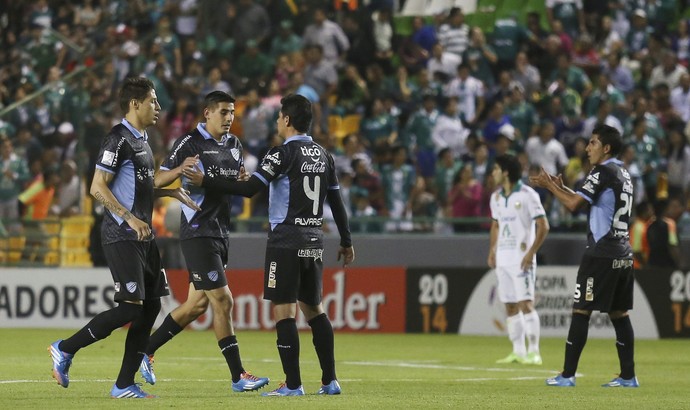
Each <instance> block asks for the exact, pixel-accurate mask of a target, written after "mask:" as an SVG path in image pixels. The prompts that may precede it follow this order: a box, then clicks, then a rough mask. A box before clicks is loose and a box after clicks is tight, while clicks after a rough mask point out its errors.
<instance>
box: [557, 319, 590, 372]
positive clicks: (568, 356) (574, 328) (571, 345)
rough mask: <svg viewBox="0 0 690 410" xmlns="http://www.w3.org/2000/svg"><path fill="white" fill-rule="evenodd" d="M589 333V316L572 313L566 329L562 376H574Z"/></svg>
mask: <svg viewBox="0 0 690 410" xmlns="http://www.w3.org/2000/svg"><path fill="white" fill-rule="evenodd" d="M588 333H589V316H588V315H583V314H580V313H573V317H572V320H571V322H570V330H569V331H568V339H567V340H566V342H565V363H564V364H563V373H562V376H563V377H572V376H575V372H576V371H577V364H578V362H579V361H580V355H581V354H582V350H583V349H584V348H585V343H587V334H588Z"/></svg>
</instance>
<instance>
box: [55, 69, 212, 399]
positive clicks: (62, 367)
mask: <svg viewBox="0 0 690 410" xmlns="http://www.w3.org/2000/svg"><path fill="white" fill-rule="evenodd" d="M119 103H120V108H121V109H122V112H124V113H125V118H124V119H122V121H121V122H120V123H119V124H117V125H116V126H114V127H113V128H112V129H111V130H110V132H109V133H108V135H107V136H106V137H105V139H104V140H103V142H102V144H101V150H100V152H99V154H98V163H97V164H96V170H95V174H94V177H93V182H92V184H91V195H92V196H93V197H94V198H95V199H97V200H98V201H100V202H101V203H102V204H103V206H105V208H106V210H107V211H106V213H105V217H104V219H103V222H102V224H101V237H102V243H103V251H104V254H105V257H106V260H107V262H108V266H109V267H110V272H111V274H112V276H113V281H114V282H115V301H116V302H118V305H117V306H116V307H114V308H112V309H110V310H107V311H105V312H102V313H100V314H98V315H97V316H96V317H94V318H93V319H92V320H91V321H90V322H89V323H88V324H87V325H86V326H84V327H83V328H82V329H81V330H79V331H77V332H76V333H75V334H74V335H72V336H71V337H69V338H68V339H65V340H58V341H56V342H54V343H52V344H51V345H50V347H49V348H48V350H49V351H50V353H51V356H52V359H53V377H54V378H55V379H56V380H57V382H58V384H59V385H61V386H63V387H67V386H68V385H69V374H68V372H69V368H70V366H71V364H72V358H73V356H74V354H75V353H77V351H79V349H81V348H83V347H86V346H88V345H90V344H92V343H94V342H96V341H98V340H101V339H104V338H106V337H108V336H109V335H110V333H111V332H112V331H113V330H115V329H117V328H119V327H121V326H123V325H125V324H127V323H129V322H132V323H131V326H130V327H129V330H128V332H127V339H126V342H125V352H124V357H123V359H122V366H121V367H120V374H119V375H118V377H117V380H116V382H115V385H114V386H113V387H112V389H111V391H110V395H111V396H112V397H113V398H150V397H154V396H151V395H149V394H147V393H145V392H143V391H142V390H141V389H140V388H139V386H138V385H136V384H135V383H134V375H135V374H136V371H137V368H138V367H139V363H141V360H142V355H143V354H142V352H143V351H144V348H145V347H146V343H147V341H148V338H149V334H150V332H151V328H152V326H153V323H154V321H155V319H156V316H158V312H159V311H160V308H161V302H160V298H161V296H166V295H168V294H169V290H168V282H167V279H166V277H165V271H164V270H163V267H162V266H161V260H160V254H159V252H158V248H157V246H156V242H155V241H154V240H153V235H152V231H151V216H152V213H153V201H154V198H155V197H157V196H165V195H169V196H173V197H176V198H177V199H179V200H180V201H181V202H183V203H184V204H186V205H187V206H190V207H193V208H197V209H198V207H197V205H196V204H195V203H194V202H193V201H192V200H191V199H190V197H189V196H187V195H186V192H185V191H184V190H183V189H181V188H180V189H177V190H158V189H155V188H154V160H153V154H152V152H151V148H150V147H149V145H148V141H147V140H148V136H147V134H146V128H148V127H149V126H151V125H154V124H155V123H156V121H157V120H158V113H159V112H160V105H159V104H158V99H157V97H156V91H155V89H154V87H153V83H151V81H150V80H147V79H145V78H128V79H126V80H125V82H124V84H123V85H122V88H121V89H120V94H119Z"/></svg>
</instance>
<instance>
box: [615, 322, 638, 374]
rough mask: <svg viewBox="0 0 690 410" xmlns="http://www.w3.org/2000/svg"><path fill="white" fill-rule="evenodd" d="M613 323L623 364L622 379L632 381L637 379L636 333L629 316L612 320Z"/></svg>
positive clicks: (619, 357)
mask: <svg viewBox="0 0 690 410" xmlns="http://www.w3.org/2000/svg"><path fill="white" fill-rule="evenodd" d="M611 323H612V324H613V328H614V329H615V330H616V349H617V350H618V360H619V361H620V363H621V374H620V377H621V379H626V380H629V379H632V378H633V377H635V360H634V357H635V332H634V331H633V328H632V323H630V317H629V316H627V315H626V316H623V317H621V318H618V319H612V320H611Z"/></svg>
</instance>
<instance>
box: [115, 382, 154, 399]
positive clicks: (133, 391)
mask: <svg viewBox="0 0 690 410" xmlns="http://www.w3.org/2000/svg"><path fill="white" fill-rule="evenodd" d="M139 386H140V385H139V384H133V385H131V386H127V387H125V388H124V389H120V388H118V387H117V385H116V384H113V388H112V389H110V397H112V398H113V399H153V398H155V397H156V396H154V395H153V394H148V393H146V392H145V391H143V390H141V387H139Z"/></svg>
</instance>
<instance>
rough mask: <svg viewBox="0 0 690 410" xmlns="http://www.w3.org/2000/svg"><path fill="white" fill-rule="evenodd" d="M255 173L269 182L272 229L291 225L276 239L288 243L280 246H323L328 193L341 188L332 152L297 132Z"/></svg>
mask: <svg viewBox="0 0 690 410" xmlns="http://www.w3.org/2000/svg"><path fill="white" fill-rule="evenodd" d="M254 175H256V176H257V177H258V178H259V179H260V180H261V181H263V182H264V183H265V184H266V185H269V210H268V219H269V222H270V223H271V230H272V231H275V230H276V228H277V227H278V226H280V227H281V228H282V227H285V228H289V229H281V230H280V231H281V232H284V233H285V235H282V234H281V235H280V236H281V238H280V239H278V238H274V239H276V240H277V241H278V242H281V241H282V242H284V243H278V244H276V246H284V247H304V246H312V247H321V246H322V244H321V242H322V236H323V233H322V231H321V226H322V224H323V203H324V200H325V198H326V193H327V191H328V190H334V189H340V187H339V185H338V179H337V177H336V174H335V163H334V161H333V157H332V156H331V154H330V153H329V152H328V151H327V150H326V149H325V148H323V147H322V146H320V145H319V144H317V143H315V142H314V141H313V140H312V138H311V137H310V136H307V135H295V136H293V137H290V138H288V139H287V140H286V141H285V143H284V144H283V145H280V146H278V147H273V148H271V150H270V151H268V153H267V154H266V156H265V157H264V158H263V160H262V161H261V165H259V168H258V169H257V171H256V173H255V174H254ZM270 240H271V238H270V235H269V241H270ZM300 242H301V243H300Z"/></svg>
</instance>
